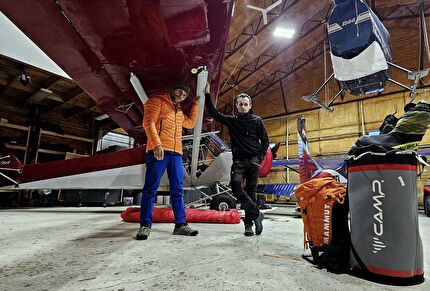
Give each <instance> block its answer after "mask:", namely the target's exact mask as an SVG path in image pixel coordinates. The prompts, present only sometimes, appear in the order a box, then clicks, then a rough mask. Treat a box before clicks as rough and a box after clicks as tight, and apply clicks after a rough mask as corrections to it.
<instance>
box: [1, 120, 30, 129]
mask: <svg viewBox="0 0 430 291" xmlns="http://www.w3.org/2000/svg"><path fill="white" fill-rule="evenodd" d="M0 126H3V127H8V128H12V129H19V130H24V131H28V130H29V129H30V127H29V126H22V125H16V124H12V123H7V122H0Z"/></svg>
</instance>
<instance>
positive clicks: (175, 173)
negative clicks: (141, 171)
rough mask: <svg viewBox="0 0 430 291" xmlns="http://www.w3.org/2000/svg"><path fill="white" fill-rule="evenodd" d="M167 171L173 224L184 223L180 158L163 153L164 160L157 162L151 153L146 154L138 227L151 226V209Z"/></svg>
mask: <svg viewBox="0 0 430 291" xmlns="http://www.w3.org/2000/svg"><path fill="white" fill-rule="evenodd" d="M166 169H167V175H168V177H169V186H170V203H171V204H172V208H173V213H174V216H175V223H185V207H184V167H183V165H182V156H181V155H179V154H178V153H174V152H170V151H164V159H163V160H160V161H159V160H157V159H156V158H155V157H154V152H153V151H148V152H147V153H146V175H145V185H144V186H143V191H142V200H141V202H140V225H141V226H148V227H151V226H152V208H153V206H154V201H155V197H156V194H157V189H158V186H160V179H161V177H162V176H163V174H164V172H165V171H166Z"/></svg>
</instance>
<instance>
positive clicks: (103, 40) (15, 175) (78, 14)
mask: <svg viewBox="0 0 430 291" xmlns="http://www.w3.org/2000/svg"><path fill="white" fill-rule="evenodd" d="M233 6H234V1H233V0H183V1H173V2H172V1H161V2H160V1H155V2H154V1H127V2H123V1H114V2H112V3H110V4H109V5H106V3H105V1H102V0H96V1H91V3H88V2H87V1H83V0H78V1H75V0H73V1H72V0H59V1H40V2H34V1H31V0H24V1H20V2H19V3H18V2H13V1H0V10H1V12H2V13H3V14H4V15H5V16H6V17H7V18H9V19H10V20H11V21H12V22H13V23H14V24H15V25H16V26H17V27H18V28H19V29H20V30H21V31H22V32H24V33H25V34H26V35H27V36H28V37H29V38H30V39H31V40H32V41H33V42H34V43H36V44H37V45H38V46H39V47H40V48H41V49H42V50H43V51H44V52H45V53H46V54H47V55H48V56H49V57H50V58H51V59H52V60H53V61H54V62H55V63H57V64H58V65H59V66H60V67H61V68H62V69H63V70H64V72H66V73H67V74H68V75H69V76H70V77H71V78H72V79H73V80H74V81H75V82H76V83H77V84H78V85H79V86H80V87H81V88H82V89H84V90H85V91H86V92H87V93H88V95H89V96H90V97H91V98H92V99H94V101H95V102H96V103H97V106H98V107H99V108H100V109H101V110H103V111H104V113H106V114H107V115H109V116H110V117H111V119H112V120H113V121H114V122H115V123H116V124H117V125H118V126H119V127H121V128H122V129H124V130H125V131H127V132H128V134H129V135H130V136H131V137H133V138H134V139H135V141H136V142H137V143H138V144H140V145H144V144H145V135H144V133H143V129H142V126H141V124H142V119H143V104H144V103H145V102H146V101H147V100H148V96H151V95H152V94H156V93H160V92H165V91H167V92H168V90H169V88H170V87H171V86H172V85H173V83H174V82H176V81H185V82H186V83H188V84H190V87H191V88H192V91H191V94H190V95H191V96H190V98H188V99H187V100H186V101H187V102H188V103H187V102H185V101H184V104H183V107H182V108H183V110H184V111H185V112H187V111H188V110H189V107H190V105H191V101H190V100H191V99H193V98H192V97H193V96H202V97H203V96H204V87H205V85H206V84H207V83H210V84H211V86H210V87H211V88H212V92H211V93H212V94H211V96H213V98H214V99H216V96H217V94H216V93H217V90H218V85H219V80H220V77H221V66H222V62H223V59H224V49H225V47H226V40H227V33H228V30H229V26H230V20H231V17H232V11H233ZM209 71H210V72H211V74H210V76H209V74H208V72H209ZM213 101H214V102H215V103H214V104H216V100H213ZM203 109H204V98H200V100H199V116H198V121H197V124H196V126H195V128H194V131H193V134H192V135H190V136H184V139H183V142H184V149H185V152H187V154H186V155H184V165H185V170H186V171H185V172H186V174H185V181H184V184H185V185H186V186H187V187H190V188H193V189H199V188H204V187H215V188H216V189H219V188H218V186H220V185H226V184H227V183H228V181H229V179H230V177H229V173H230V164H231V152H230V151H229V150H228V149H227V147H226V146H225V144H223V143H222V141H221V140H220V139H219V138H218V137H217V136H216V134H214V133H203V134H202V129H203V127H204V125H205V124H206V123H207V122H208V121H209V120H210V119H209V118H205V117H204V110H203ZM202 152H205V155H203V154H202ZM208 157H210V158H208ZM270 164H271V163H270ZM144 174H145V148H144V146H139V147H135V148H132V149H128V150H124V151H120V152H115V153H106V154H100V155H95V156H90V157H84V158H78V159H72V160H66V161H55V162H50V163H42V164H33V165H22V164H21V163H20V162H19V161H18V160H17V159H16V158H15V157H14V156H13V155H12V154H10V153H7V151H1V155H0V184H1V185H2V188H6V189H41V188H50V189H59V188H60V187H61V188H62V189H97V188H99V189H100V188H103V189H107V188H112V189H119V188H122V189H131V188H133V189H139V188H141V187H142V185H143V182H144V178H143V177H144ZM166 188H168V181H167V178H166V177H164V178H163V179H162V181H161V185H160V189H166ZM216 191H217V192H226V190H222V189H221V190H216Z"/></svg>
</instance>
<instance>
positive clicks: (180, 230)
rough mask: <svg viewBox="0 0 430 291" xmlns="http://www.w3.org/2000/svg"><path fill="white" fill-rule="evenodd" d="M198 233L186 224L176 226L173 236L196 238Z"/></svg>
mask: <svg viewBox="0 0 430 291" xmlns="http://www.w3.org/2000/svg"><path fill="white" fill-rule="evenodd" d="M198 233H199V231H198V230H195V229H192V228H191V227H189V226H188V224H186V223H184V224H176V225H175V229H174V230H173V234H175V235H187V236H196V235H197V234H198Z"/></svg>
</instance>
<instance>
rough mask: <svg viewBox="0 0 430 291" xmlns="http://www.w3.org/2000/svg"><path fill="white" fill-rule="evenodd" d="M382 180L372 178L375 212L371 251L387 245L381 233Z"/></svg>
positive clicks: (374, 251) (382, 230)
mask: <svg viewBox="0 0 430 291" xmlns="http://www.w3.org/2000/svg"><path fill="white" fill-rule="evenodd" d="M383 182H384V180H381V181H378V180H374V181H373V182H372V191H373V193H374V195H373V208H374V210H376V213H375V214H374V215H373V234H374V236H373V243H372V246H373V253H374V254H376V253H377V252H379V251H381V250H383V249H384V248H386V247H387V246H386V245H385V243H384V242H383V241H382V239H381V238H382V235H383V234H384V215H383V211H382V201H383V199H384V198H385V193H384V192H382V183H383Z"/></svg>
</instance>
